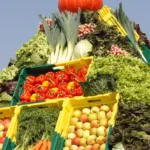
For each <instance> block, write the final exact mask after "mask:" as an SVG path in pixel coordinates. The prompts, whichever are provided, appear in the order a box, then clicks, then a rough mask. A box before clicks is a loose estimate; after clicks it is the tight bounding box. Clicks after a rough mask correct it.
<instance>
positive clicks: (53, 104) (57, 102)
mask: <svg viewBox="0 0 150 150" xmlns="http://www.w3.org/2000/svg"><path fill="white" fill-rule="evenodd" d="M63 100H64V99H61V100H56V99H55V100H52V101H46V102H42V103H34V104H26V105H18V106H17V108H16V110H15V115H14V117H13V120H12V122H13V123H12V125H11V126H12V128H13V130H11V133H10V135H9V138H10V139H11V145H13V147H15V146H16V145H15V143H16V134H17V128H18V117H19V115H20V113H21V110H22V109H23V108H35V107H40V108H42V107H44V108H45V107H49V108H50V107H52V108H62V104H63ZM65 100H66V101H67V100H68V98H66V99H65ZM61 119H63V117H62V111H60V114H59V117H58V120H57V124H56V127H55V132H57V133H59V130H58V129H59V128H60V127H59V126H60V123H61V122H62V121H61ZM54 136H55V135H54ZM54 141H55V140H54ZM9 144H10V143H9ZM52 146H53V144H52ZM6 147H7V146H6ZM10 150H11V149H10Z"/></svg>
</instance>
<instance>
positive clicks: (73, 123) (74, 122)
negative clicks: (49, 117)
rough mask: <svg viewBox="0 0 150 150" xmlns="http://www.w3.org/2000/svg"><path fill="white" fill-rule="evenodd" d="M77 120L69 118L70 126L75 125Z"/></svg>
mask: <svg viewBox="0 0 150 150" xmlns="http://www.w3.org/2000/svg"><path fill="white" fill-rule="evenodd" d="M78 120H79V119H78V118H77V117H73V118H71V121H70V125H76V123H77V122H78Z"/></svg>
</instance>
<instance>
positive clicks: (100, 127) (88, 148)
mask: <svg viewBox="0 0 150 150" xmlns="http://www.w3.org/2000/svg"><path fill="white" fill-rule="evenodd" d="M113 108H114V105H113V106H111V107H109V106H107V105H101V106H99V107H98V106H94V107H91V108H83V109H82V110H75V111H74V114H73V117H72V118H71V121H70V126H69V129H68V136H67V139H66V141H65V147H64V148H63V150H105V147H106V141H107V135H108V132H109V126H110V124H111V117H112V112H113Z"/></svg>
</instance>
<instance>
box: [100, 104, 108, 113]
mask: <svg viewBox="0 0 150 150" xmlns="http://www.w3.org/2000/svg"><path fill="white" fill-rule="evenodd" d="M100 110H102V111H105V112H109V110H110V108H109V106H107V105H102V106H101V107H100Z"/></svg>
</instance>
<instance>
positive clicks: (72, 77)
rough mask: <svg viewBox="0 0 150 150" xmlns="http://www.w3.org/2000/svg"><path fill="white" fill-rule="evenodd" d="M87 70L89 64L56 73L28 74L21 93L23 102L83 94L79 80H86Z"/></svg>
mask: <svg viewBox="0 0 150 150" xmlns="http://www.w3.org/2000/svg"><path fill="white" fill-rule="evenodd" d="M87 71H88V66H83V67H82V68H80V69H79V70H77V69H74V68H68V69H66V70H64V71H58V72H56V73H54V72H47V73H46V74H41V75H39V76H28V77H27V78H26V81H25V84H24V87H23V93H22V94H21V95H20V100H21V103H26V102H35V101H40V100H45V99H55V98H65V97H70V98H71V97H74V96H81V95H83V90H82V87H81V85H80V84H79V82H84V81H85V77H86V74H87Z"/></svg>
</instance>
